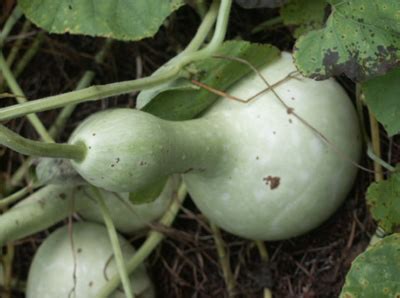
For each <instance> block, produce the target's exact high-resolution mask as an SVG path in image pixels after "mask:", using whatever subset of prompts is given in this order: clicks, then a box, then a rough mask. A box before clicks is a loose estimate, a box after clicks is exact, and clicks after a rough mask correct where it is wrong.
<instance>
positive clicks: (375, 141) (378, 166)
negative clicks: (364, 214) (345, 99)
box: [356, 84, 395, 245]
mask: <svg viewBox="0 0 400 298" xmlns="http://www.w3.org/2000/svg"><path fill="white" fill-rule="evenodd" d="M362 97H363V94H362V90H361V86H360V84H357V85H356V105H357V112H358V115H359V118H360V121H361V130H362V134H363V137H364V140H365V142H366V143H367V155H368V157H370V158H371V159H372V160H373V162H374V178H375V181H380V179H383V172H382V166H383V167H385V168H386V169H388V170H389V171H394V170H395V169H394V167H392V166H391V165H389V164H387V163H386V162H385V161H383V160H382V159H381V157H380V135H379V125H378V123H377V122H376V119H375V118H374V117H373V115H372V114H371V113H370V111H368V112H369V120H370V127H371V138H372V144H371V141H370V140H369V137H368V134H367V131H366V129H365V127H366V125H365V119H364V114H363V102H362ZM374 148H375V150H376V151H375V150H374ZM378 148H379V150H378ZM374 151H375V152H374ZM375 153H377V155H376V154H375ZM385 235H386V232H385V231H384V230H383V229H382V228H381V227H379V226H378V227H377V228H376V230H375V233H374V235H372V237H371V240H370V245H372V244H373V243H375V242H376V241H378V240H379V239H381V238H383V237H384V236H385Z"/></svg>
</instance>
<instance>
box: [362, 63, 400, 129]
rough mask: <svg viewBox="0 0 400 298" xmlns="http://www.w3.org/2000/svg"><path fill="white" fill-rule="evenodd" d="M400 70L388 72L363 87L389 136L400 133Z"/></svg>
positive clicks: (370, 106) (374, 112)
mask: <svg viewBox="0 0 400 298" xmlns="http://www.w3.org/2000/svg"><path fill="white" fill-rule="evenodd" d="M399 82H400V69H399V68H398V69H395V70H392V71H390V72H388V73H387V74H386V75H384V76H380V77H376V78H374V79H371V80H369V81H366V82H365V83H363V84H362V85H361V88H362V90H363V92H364V95H365V101H366V103H367V104H368V107H369V109H370V110H371V111H372V112H373V114H374V115H375V117H376V118H377V119H378V121H379V122H380V123H382V124H383V126H384V127H385V129H386V131H387V132H388V134H389V136H393V135H395V134H397V133H399V132H400V100H399V94H400V84H399Z"/></svg>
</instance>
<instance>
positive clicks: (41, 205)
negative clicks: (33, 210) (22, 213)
mask: <svg viewBox="0 0 400 298" xmlns="http://www.w3.org/2000/svg"><path fill="white" fill-rule="evenodd" d="M38 204H39V205H40V208H44V206H46V203H45V202H44V201H43V200H39V201H38Z"/></svg>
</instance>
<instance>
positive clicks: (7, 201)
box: [0, 185, 39, 210]
mask: <svg viewBox="0 0 400 298" xmlns="http://www.w3.org/2000/svg"><path fill="white" fill-rule="evenodd" d="M37 187H39V185H28V186H25V187H24V188H21V189H20V190H18V191H17V192H15V193H13V194H11V195H9V196H8V197H5V198H2V199H1V200H0V210H1V209H5V208H7V207H8V206H10V205H11V204H14V203H16V202H18V201H19V200H21V199H22V198H23V197H25V196H26V195H28V194H29V193H30V192H31V191H32V190H34V189H35V188H37Z"/></svg>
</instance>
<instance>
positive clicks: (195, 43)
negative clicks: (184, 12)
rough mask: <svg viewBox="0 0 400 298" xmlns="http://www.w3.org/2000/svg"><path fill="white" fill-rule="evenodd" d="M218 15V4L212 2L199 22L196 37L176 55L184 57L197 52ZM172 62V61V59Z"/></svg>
mask: <svg viewBox="0 0 400 298" xmlns="http://www.w3.org/2000/svg"><path fill="white" fill-rule="evenodd" d="M217 14H218V2H217V1H213V2H212V3H211V5H210V8H209V10H208V12H207V14H205V15H204V18H203V21H202V22H201V24H200V26H199V28H198V30H197V32H196V35H195V36H194V37H193V39H192V40H191V41H190V43H189V44H188V45H187V47H186V48H185V49H184V50H183V51H182V52H181V53H180V54H179V55H178V57H179V56H182V55H186V54H188V53H192V52H195V51H197V50H198V49H199V48H200V47H201V46H202V45H203V43H204V41H205V39H206V38H207V36H208V34H209V32H210V30H211V28H212V26H213V25H214V23H215V19H216V18H217ZM172 60H174V59H172Z"/></svg>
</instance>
